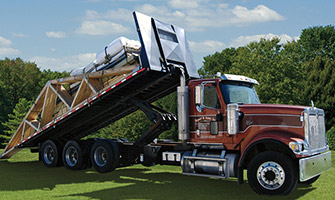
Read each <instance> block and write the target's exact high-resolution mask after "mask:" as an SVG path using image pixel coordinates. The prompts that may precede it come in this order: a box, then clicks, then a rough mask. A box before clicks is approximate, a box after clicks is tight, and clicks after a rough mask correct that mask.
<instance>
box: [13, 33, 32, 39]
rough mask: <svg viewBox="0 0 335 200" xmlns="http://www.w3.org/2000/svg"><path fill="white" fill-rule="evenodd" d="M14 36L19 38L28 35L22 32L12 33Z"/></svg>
mask: <svg viewBox="0 0 335 200" xmlns="http://www.w3.org/2000/svg"><path fill="white" fill-rule="evenodd" d="M12 35H13V36H14V37H19V38H27V37H28V35H26V34H23V33H12Z"/></svg>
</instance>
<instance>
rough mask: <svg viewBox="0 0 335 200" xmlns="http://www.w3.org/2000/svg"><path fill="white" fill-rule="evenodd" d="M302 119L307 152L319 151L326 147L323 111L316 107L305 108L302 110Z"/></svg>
mask: <svg viewBox="0 0 335 200" xmlns="http://www.w3.org/2000/svg"><path fill="white" fill-rule="evenodd" d="M304 119H305V139H306V142H307V144H308V151H309V153H310V154H315V153H320V152H322V151H325V150H326V149H328V146H327V138H326V130H325V114H324V111H323V110H322V109H317V108H307V109H305V111H304Z"/></svg>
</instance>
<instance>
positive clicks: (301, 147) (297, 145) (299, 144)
mask: <svg viewBox="0 0 335 200" xmlns="http://www.w3.org/2000/svg"><path fill="white" fill-rule="evenodd" d="M289 147H290V149H292V151H293V152H294V153H296V154H300V153H302V152H304V151H306V150H307V149H308V145H307V143H306V142H305V141H296V142H290V143H289Z"/></svg>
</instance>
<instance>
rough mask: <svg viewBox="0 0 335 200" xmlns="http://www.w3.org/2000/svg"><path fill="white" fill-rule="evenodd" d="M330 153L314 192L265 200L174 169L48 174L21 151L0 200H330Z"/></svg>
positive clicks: (7, 165) (9, 166) (333, 187)
mask: <svg viewBox="0 0 335 200" xmlns="http://www.w3.org/2000/svg"><path fill="white" fill-rule="evenodd" d="M1 152H2V151H1ZM334 153H335V152H334V151H333V152H332V157H333V161H332V166H333V168H332V169H331V170H329V171H327V172H326V173H324V174H323V175H321V177H320V178H319V180H318V181H316V182H315V183H314V184H313V185H312V186H308V187H307V186H304V185H301V184H299V185H298V187H297V189H296V190H295V191H294V192H293V193H292V194H290V195H288V196H285V197H282V196H275V197H269V196H264V195H262V196H260V195H257V194H255V193H254V192H253V191H252V190H251V188H250V187H249V185H248V184H247V183H246V184H242V185H240V186H238V185H237V180H236V179H226V180H225V179H223V180H221V179H213V178H205V177H192V176H185V175H182V174H181V169H180V167H174V166H159V165H158V166H154V167H150V168H146V167H143V166H141V165H136V166H133V167H127V168H121V169H117V170H116V171H114V172H111V173H106V174H99V173H96V172H95V171H94V170H93V169H89V170H84V171H70V170H67V169H65V168H64V167H59V168H46V167H44V166H43V164H42V163H41V162H38V161H37V160H38V158H37V154H31V153H30V152H29V150H22V151H21V152H19V153H18V154H16V155H15V156H13V157H12V158H11V159H9V160H0V199H6V200H9V199H24V200H26V199H34V200H36V199H47V200H51V199H202V200H205V199H229V200H232V199H239V200H241V199H248V200H249V199H286V200H289V199H303V200H306V199H313V200H315V199H322V200H326V199H334V195H335V181H334V180H335V168H334V166H335V165H334V164H335V162H334Z"/></svg>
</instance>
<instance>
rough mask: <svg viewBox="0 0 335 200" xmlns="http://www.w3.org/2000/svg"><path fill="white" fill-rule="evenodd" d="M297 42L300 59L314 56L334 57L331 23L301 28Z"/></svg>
mask: <svg viewBox="0 0 335 200" xmlns="http://www.w3.org/2000/svg"><path fill="white" fill-rule="evenodd" d="M298 44H299V45H300V48H301V59H302V61H308V60H310V59H313V58H315V57H316V56H318V55H319V56H321V57H329V58H333V59H334V58H335V57H334V56H335V28H334V26H332V25H328V26H314V27H310V28H306V29H303V30H302V32H301V35H300V39H299V41H298Z"/></svg>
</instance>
